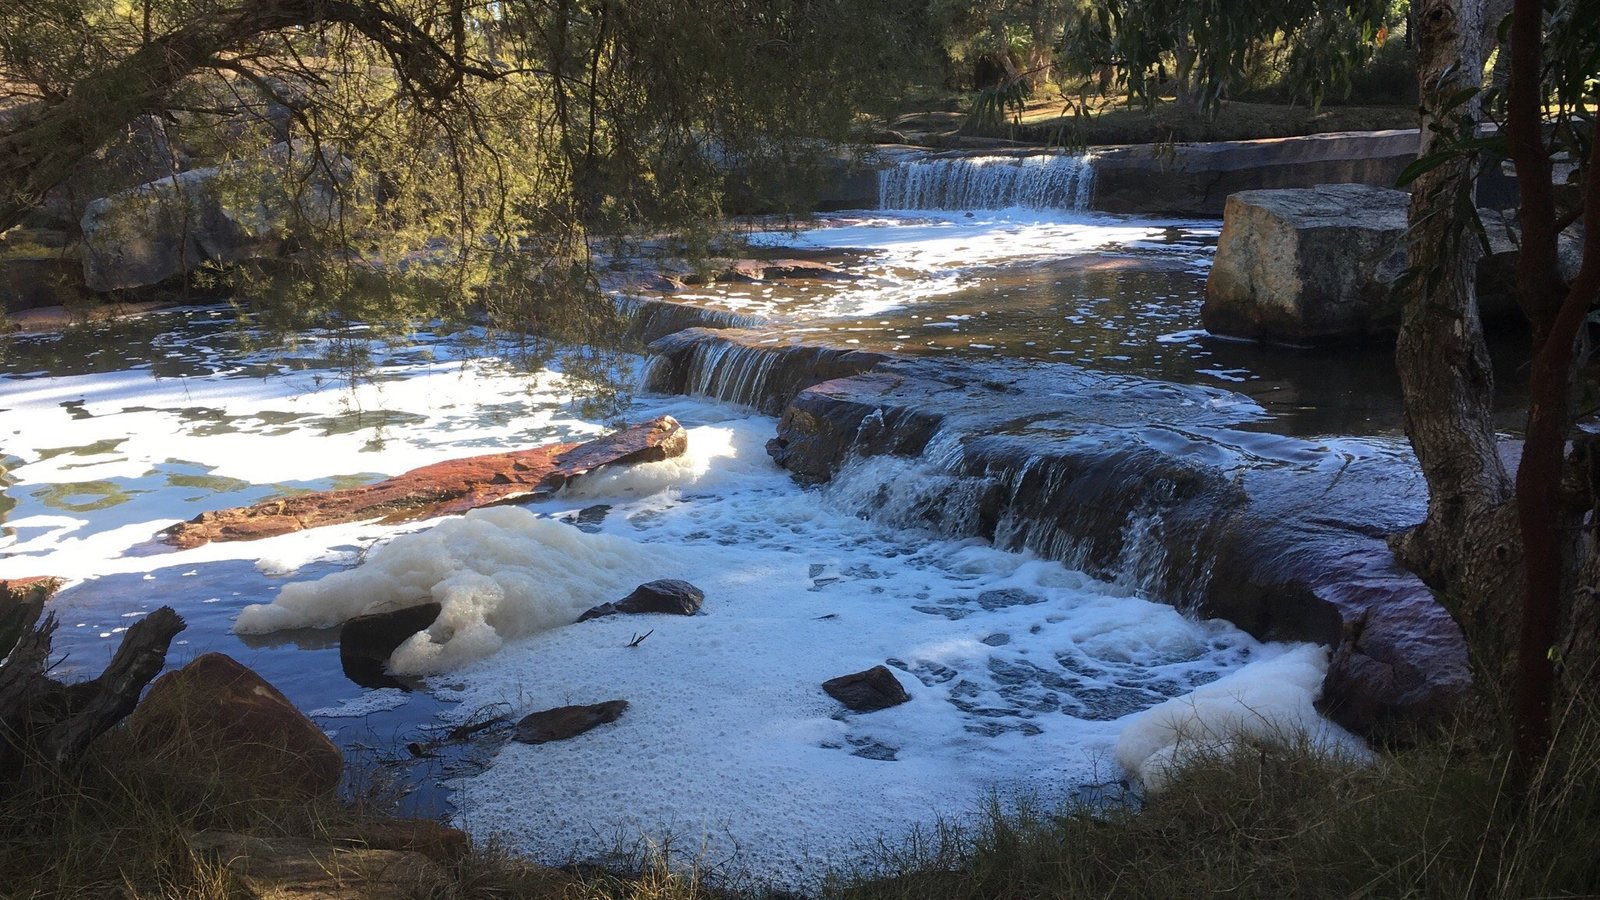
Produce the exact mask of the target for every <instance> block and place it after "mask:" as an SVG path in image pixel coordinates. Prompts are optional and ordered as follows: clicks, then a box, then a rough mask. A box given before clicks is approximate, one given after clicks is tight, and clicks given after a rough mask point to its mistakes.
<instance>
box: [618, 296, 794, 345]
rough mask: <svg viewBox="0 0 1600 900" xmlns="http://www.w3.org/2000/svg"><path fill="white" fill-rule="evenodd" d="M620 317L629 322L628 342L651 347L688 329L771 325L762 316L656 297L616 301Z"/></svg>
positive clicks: (619, 299)
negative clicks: (651, 344) (655, 342)
mask: <svg viewBox="0 0 1600 900" xmlns="http://www.w3.org/2000/svg"><path fill="white" fill-rule="evenodd" d="M614 302H615V304H616V307H617V313H618V314H619V315H621V316H622V317H623V318H624V319H625V320H626V321H627V323H628V324H627V335H626V336H627V338H628V339H629V340H636V341H639V342H641V343H645V344H649V343H652V342H654V341H657V340H660V339H661V338H663V337H666V336H667V335H669V334H673V333H674V332H678V331H684V330H686V329H689V328H759V327H761V326H763V325H766V324H768V322H767V320H766V319H764V318H762V317H761V316H750V315H744V314H741V313H734V312H727V311H725V310H720V309H707V308H705V307H702V306H695V305H694V304H692V303H675V302H673V301H671V300H658V299H655V298H653V297H625V296H619V297H616V298H615V301H614Z"/></svg>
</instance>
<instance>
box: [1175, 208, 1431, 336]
mask: <svg viewBox="0 0 1600 900" xmlns="http://www.w3.org/2000/svg"><path fill="white" fill-rule="evenodd" d="M1410 201H1411V197H1410V195H1409V194H1406V193H1405V192H1403V191H1396V190H1390V189H1387V188H1379V187H1370V186H1368V185H1362V184H1324V185H1318V186H1316V187H1312V188H1293V189H1287V190H1271V191H1241V192H1240V193H1237V194H1234V195H1233V196H1231V197H1229V198H1228V204H1227V207H1226V209H1225V210H1224V212H1223V220H1222V236H1221V238H1220V239H1219V240H1218V242H1217V255H1216V260H1215V261H1214V262H1213V263H1212V266H1211V274H1210V277H1208V278H1207V279H1206V300H1205V305H1204V306H1203V307H1201V310H1200V321H1201V323H1202V324H1203V325H1205V327H1206V329H1207V330H1209V331H1211V332H1212V333H1214V334H1224V335H1231V336H1235V337H1248V338H1259V339H1262V340H1269V341H1283V342H1288V343H1297V344H1305V343H1317V342H1326V341H1332V340H1339V339H1345V338H1352V337H1356V336H1359V335H1362V334H1366V333H1368V332H1370V331H1374V330H1382V328H1383V327H1384V325H1383V324H1382V323H1383V322H1384V321H1385V320H1391V321H1392V319H1393V318H1394V312H1395V310H1393V309H1391V306H1393V304H1394V300H1393V297H1394V284H1395V282H1396V281H1398V280H1399V278H1400V276H1401V274H1403V273H1404V271H1405V269H1406V245H1405V233H1406V211H1407V208H1408V206H1409V205H1410Z"/></svg>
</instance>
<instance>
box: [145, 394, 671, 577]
mask: <svg viewBox="0 0 1600 900" xmlns="http://www.w3.org/2000/svg"><path fill="white" fill-rule="evenodd" d="M687 447H688V438H687V436H686V434H685V432H684V430H683V426H682V425H679V424H678V422H677V420H675V419H673V418H672V417H671V416H662V417H661V418H659V419H655V420H653V421H651V422H646V423H644V424H642V425H635V426H634V427H632V428H628V429H624V430H623V431H619V432H617V433H616V434H612V435H607V436H606V437H603V438H600V439H598V440H593V441H589V442H588V443H584V444H550V445H548V446H545V447H538V448H535V449H532V450H519V451H516V452H513V453H492V454H488V455H485V456H472V457H467V458H466V459H457V460H451V461H449V462H442V463H435V464H433V465H431V466H423V467H422V468H420V469H413V470H411V471H410V472H406V473H405V474H403V475H397V476H395V477H394V478H390V479H386V480H384V481H380V482H377V483H375V484H369V485H364V486H362V487H358V488H349V489H346V490H338V491H322V492H318V493H313V494H301V495H298V496H294V497H285V498H282V499H279V500H269V501H266V502H263V503H257V504H255V505H254V506H242V507H235V508H233V509H225V510H220V511H218V512H208V513H201V514H200V515H198V516H196V517H195V518H193V519H191V520H190V521H188V522H184V523H182V524H179V525H174V526H173V527H171V528H169V529H167V530H166V531H165V532H163V534H164V535H165V536H166V538H167V540H168V541H170V542H171V543H173V544H176V545H177V546H178V547H179V548H182V549H189V548H191V547H198V546H200V545H201V544H205V543H207V542H209V541H253V540H257V539H259V538H266V537H273V536H275V535H279V534H288V533H289V532H292V531H301V530H303V529H306V528H315V527H317V526H319V525H336V524H339V523H341V522H359V521H362V520H365V519H381V520H383V521H384V522H407V521H411V520H414V519H426V518H429V517H431V516H442V515H450V514H453V513H463V512H466V511H467V510H469V509H477V508H478V507H481V506H491V505H494V504H496V503H506V502H511V501H515V500H518V499H520V498H523V497H527V496H530V495H534V494H540V493H545V492H549V491H554V490H556V489H558V488H560V487H561V486H562V485H563V484H566V483H567V482H568V481H570V480H572V479H573V478H577V477H578V476H580V475H583V474H585V473H587V472H589V471H591V470H594V469H597V468H599V467H601V466H610V465H631V464H634V463H642V462H656V461H659V460H663V459H669V458H671V457H674V456H680V455H682V453H683V451H684V450H685V449H686V448H687Z"/></svg>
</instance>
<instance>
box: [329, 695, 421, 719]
mask: <svg viewBox="0 0 1600 900" xmlns="http://www.w3.org/2000/svg"><path fill="white" fill-rule="evenodd" d="M410 702H411V695H410V694H408V693H406V692H405V691H402V690H400V689H399V688H379V689H377V690H373V691H367V692H366V693H364V694H362V695H361V696H359V697H351V698H350V699H348V700H345V701H343V702H342V703H340V704H339V705H338V706H325V707H322V708H321V709H313V710H311V711H310V712H308V713H306V715H308V716H311V717H313V718H318V719H359V718H361V717H363V716H370V715H372V714H373V713H380V712H387V711H389V710H391V709H399V708H400V707H402V706H405V705H406V704H407V703H410Z"/></svg>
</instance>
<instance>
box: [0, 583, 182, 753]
mask: <svg viewBox="0 0 1600 900" xmlns="http://www.w3.org/2000/svg"><path fill="white" fill-rule="evenodd" d="M44 602H45V595H44V594H43V593H42V592H41V593H36V594H35V595H34V596H32V597H27V598H23V599H21V600H20V602H17V603H15V604H14V605H12V606H10V607H9V608H8V609H7V610H6V611H5V619H6V621H7V622H8V624H11V625H13V626H17V627H19V630H20V632H21V634H20V637H19V638H18V639H17V641H16V645H15V646H14V647H12V648H10V651H11V652H10V653H9V655H7V656H6V657H5V659H4V661H3V662H0V761H3V763H4V765H3V766H0V773H14V772H15V771H17V768H18V762H19V755H21V754H26V755H27V756H28V757H31V758H34V759H39V760H42V761H46V762H50V763H55V764H61V763H67V762H70V761H72V760H75V759H77V758H78V757H80V756H82V755H83V753H84V751H85V750H87V749H88V748H89V745H90V744H91V743H92V742H93V741H94V739H95V738H97V737H99V736H100V735H102V734H104V733H105V732H106V731H108V730H109V729H110V728H111V727H112V726H113V725H116V724H117V723H118V722H120V721H122V720H123V719H124V718H126V717H127V715H128V714H129V713H131V712H133V708H134V706H136V705H137V704H138V702H139V695H140V694H141V693H142V692H143V691H144V688H145V685H147V684H149V683H150V679H152V678H154V677H155V676H156V675H157V674H158V673H160V671H161V667H162V666H163V665H165V664H166V659H167V650H168V648H170V647H171V645H172V639H173V638H174V637H176V636H177V634H178V632H180V631H182V630H183V629H184V622H183V617H182V616H180V615H178V614H177V613H176V612H174V611H173V609H172V607H170V606H163V607H161V608H160V609H158V610H156V611H155V612H153V613H151V614H150V615H148V616H145V617H144V618H143V619H140V620H139V621H138V622H135V623H134V624H133V625H132V626H130V627H129V628H128V630H127V631H126V632H125V633H124V634H123V635H122V644H121V645H120V646H118V647H117V652H116V655H115V656H113V657H112V658H111V662H110V664H109V665H107V666H106V668H105V671H104V672H102V673H100V677H99V678H96V679H94V680H93V681H88V682H83V683H81V684H72V685H64V684H61V683H60V682H58V681H55V680H53V679H51V678H49V677H48V676H47V675H46V674H45V672H46V669H47V667H48V665H49V657H50V642H51V638H52V637H53V635H54V634H55V630H56V626H57V622H56V617H55V614H54V613H48V614H46V613H45V612H44ZM0 652H4V651H0Z"/></svg>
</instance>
